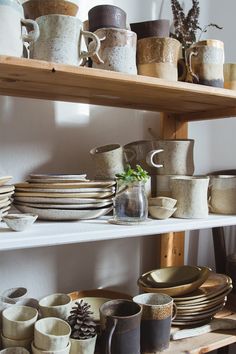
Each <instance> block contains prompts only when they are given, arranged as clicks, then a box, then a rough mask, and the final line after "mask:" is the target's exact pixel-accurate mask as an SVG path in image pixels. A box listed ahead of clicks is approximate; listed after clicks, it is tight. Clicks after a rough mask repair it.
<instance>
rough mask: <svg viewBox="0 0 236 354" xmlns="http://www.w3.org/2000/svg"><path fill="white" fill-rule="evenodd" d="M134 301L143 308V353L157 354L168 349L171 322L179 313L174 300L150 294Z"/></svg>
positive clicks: (161, 295)
mask: <svg viewBox="0 0 236 354" xmlns="http://www.w3.org/2000/svg"><path fill="white" fill-rule="evenodd" d="M133 301H134V302H135V303H137V304H139V305H141V306H142V320H141V351H142V353H156V352H159V351H163V350H165V349H167V348H168V347H169V343H170V329H171V321H172V320H173V319H174V318H175V316H176V313H177V311H176V306H175V304H174V301H173V299H172V298H171V297H170V296H169V295H166V294H152V293H150V294H141V295H138V296H135V297H134V298H133ZM173 314H174V315H173Z"/></svg>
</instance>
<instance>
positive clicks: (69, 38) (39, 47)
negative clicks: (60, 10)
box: [29, 15, 100, 65]
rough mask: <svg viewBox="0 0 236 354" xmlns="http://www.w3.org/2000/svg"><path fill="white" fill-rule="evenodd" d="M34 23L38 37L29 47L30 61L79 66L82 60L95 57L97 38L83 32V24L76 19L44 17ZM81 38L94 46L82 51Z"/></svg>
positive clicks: (97, 46)
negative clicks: (38, 32) (38, 31)
mask: <svg viewBox="0 0 236 354" xmlns="http://www.w3.org/2000/svg"><path fill="white" fill-rule="evenodd" d="M36 22H37V23H38V26H39V29H40V37H39V38H38V40H37V41H36V42H35V43H33V44H31V45H30V47H29V50H30V57H31V58H32V59H38V60H46V61H49V62H54V63H62V64H69V65H81V64H82V63H83V59H85V58H88V57H91V56H92V55H95V54H96V53H97V52H98V50H99V48H100V40H99V38H98V37H97V36H96V35H95V34H94V33H92V32H88V31H84V30H83V23H82V22H81V21H80V20H79V19H78V18H76V17H73V16H66V15H46V16H41V17H38V18H37V19H36ZM82 36H84V37H85V38H90V39H92V43H94V46H93V49H92V50H91V51H90V50H89V51H87V52H86V51H85V52H84V51H82V49H81V39H82ZM85 62H86V61H84V63H85Z"/></svg>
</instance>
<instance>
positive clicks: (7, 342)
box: [1, 335, 32, 350]
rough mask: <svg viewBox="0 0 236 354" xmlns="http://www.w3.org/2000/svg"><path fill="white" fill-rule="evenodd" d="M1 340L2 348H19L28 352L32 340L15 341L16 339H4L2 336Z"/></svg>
mask: <svg viewBox="0 0 236 354" xmlns="http://www.w3.org/2000/svg"><path fill="white" fill-rule="evenodd" d="M1 338H2V346H3V348H15V347H20V348H25V349H28V350H30V345H31V342H32V338H27V339H21V340H17V339H10V338H6V337H4V336H3V335H2V336H1Z"/></svg>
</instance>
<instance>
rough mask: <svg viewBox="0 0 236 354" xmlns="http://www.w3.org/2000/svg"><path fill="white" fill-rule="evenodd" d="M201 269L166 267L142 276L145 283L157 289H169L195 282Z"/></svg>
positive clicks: (193, 267)
mask: <svg viewBox="0 0 236 354" xmlns="http://www.w3.org/2000/svg"><path fill="white" fill-rule="evenodd" d="M200 274H201V268H199V267H195V266H188V265H186V266H180V267H166V268H161V269H155V270H151V271H150V272H147V273H145V274H143V275H142V276H141V279H142V281H143V282H145V283H146V284H147V285H150V286H153V287H155V288H164V287H166V288H168V287H172V286H177V285H183V284H187V283H191V282H193V281H195V280H196V279H197V278H198V277H199V276H200Z"/></svg>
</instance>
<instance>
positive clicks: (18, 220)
mask: <svg viewBox="0 0 236 354" xmlns="http://www.w3.org/2000/svg"><path fill="white" fill-rule="evenodd" d="M37 217H38V215H34V214H8V215H7V216H4V217H3V221H5V223H6V224H7V226H8V227H9V228H10V229H12V230H14V231H24V230H26V229H27V228H28V227H30V226H31V225H32V224H33V223H34V222H35V220H36V219H37Z"/></svg>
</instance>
